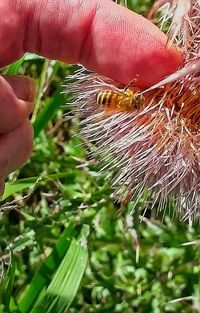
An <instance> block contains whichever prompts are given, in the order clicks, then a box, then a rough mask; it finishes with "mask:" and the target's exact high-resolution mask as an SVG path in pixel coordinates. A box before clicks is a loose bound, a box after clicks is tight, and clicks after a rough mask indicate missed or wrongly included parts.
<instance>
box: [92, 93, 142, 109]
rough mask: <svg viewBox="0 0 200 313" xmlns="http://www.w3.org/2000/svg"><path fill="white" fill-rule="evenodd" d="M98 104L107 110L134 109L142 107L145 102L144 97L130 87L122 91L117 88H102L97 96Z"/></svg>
mask: <svg viewBox="0 0 200 313" xmlns="http://www.w3.org/2000/svg"><path fill="white" fill-rule="evenodd" d="M96 101H97V104H98V105H99V106H103V107H104V108H105V110H112V111H114V110H115V111H116V112H120V111H132V110H133V109H140V108H141V107H142V106H143V104H144V97H143V96H142V95H139V94H138V93H137V92H133V91H132V90H130V89H127V90H126V91H124V92H122V93H120V92H118V91H115V90H101V91H100V92H99V93H98V94H97V97H96Z"/></svg>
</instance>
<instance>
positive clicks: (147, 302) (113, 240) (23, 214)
mask: <svg viewBox="0 0 200 313" xmlns="http://www.w3.org/2000/svg"><path fill="white" fill-rule="evenodd" d="M150 2H152V1H139V0H138V1H136V0H135V1H134V0H132V1H129V5H130V6H131V8H133V9H136V8H137V9H138V11H140V12H146V10H147V6H148V5H149V4H150ZM76 68H77V67H76V66H74V67H69V66H68V65H65V64H63V63H60V62H49V61H47V60H44V59H43V58H40V57H38V56H36V55H26V56H25V57H24V58H23V59H22V60H20V61H18V62H17V63H16V64H14V65H12V66H10V67H9V68H8V69H7V72H8V73H9V74H16V73H21V74H29V75H31V76H32V77H34V78H35V80H36V83H37V88H38V89H37V90H38V92H37V98H36V107H35V111H34V114H33V117H32V121H33V126H34V134H35V141H34V151H33V154H32V157H31V159H30V160H29V161H28V162H27V164H26V165H25V166H24V167H23V168H22V169H20V170H19V171H17V172H16V173H14V174H11V175H10V177H9V179H8V181H7V184H6V190H5V193H4V197H3V201H2V204H1V220H0V260H1V263H0V268H1V270H2V277H3V279H2V282H1V288H0V312H1V313H25V312H26V313H29V312H31V313H36V312H54V313H58V312H59V313H65V312H69V313H80V312H81V313H86V312H87V313H88V312H89V313H96V312H97V313H98V312H99V313H101V312H104V313H110V312H126V313H129V312H130V313H132V312H139V313H145V312H152V313H160V312H177V313H178V312H185V313H191V312H197V313H198V312H200V291H199V290H200V288H199V287H200V280H199V277H200V262H199V260H200V249H199V245H200V240H199V236H200V228H199V225H196V224H193V225H189V224H187V223H184V222H179V221H178V220H176V219H173V218H172V217H170V216H169V215H166V216H165V218H164V221H163V223H161V222H160V221H159V219H158V217H157V216H153V214H152V215H151V217H150V218H149V219H148V218H145V219H143V221H141V220H140V216H141V215H142V214H143V210H144V206H143V201H142V199H141V201H140V203H139V204H138V205H137V210H136V212H135V213H134V214H133V215H132V216H131V215H130V214H129V213H130V211H131V208H132V206H133V204H134V203H128V204H127V205H124V206H122V204H120V203H118V202H117V200H115V199H113V198H112V197H111V195H112V192H113V190H112V188H111V186H110V184H109V177H110V176H112V173H110V172H105V173H100V171H99V164H98V161H97V160H96V159H94V158H93V159H88V155H87V154H88V147H84V146H83V145H80V143H82V141H81V138H79V137H78V136H74V134H77V133H78V129H79V121H78V120H77V119H74V120H73V121H64V120H63V118H62V116H63V114H64V113H66V112H68V111H69V108H68V107H66V106H65V107H63V104H64V103H65V102H66V101H67V99H66V97H65V96H64V95H63V94H61V93H60V91H61V89H62V87H61V86H62V84H63V82H64V78H65V76H67V75H68V74H71V73H73V71H74V70H75V69H76ZM49 73H50V74H49ZM147 213H148V214H149V215H150V212H147ZM188 297H189V298H188ZM178 298H181V299H180V300H177V301H174V302H170V301H171V300H174V299H178Z"/></svg>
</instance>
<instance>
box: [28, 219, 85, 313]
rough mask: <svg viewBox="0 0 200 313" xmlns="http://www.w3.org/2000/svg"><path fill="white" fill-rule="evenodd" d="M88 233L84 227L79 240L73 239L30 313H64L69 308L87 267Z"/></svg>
mask: <svg viewBox="0 0 200 313" xmlns="http://www.w3.org/2000/svg"><path fill="white" fill-rule="evenodd" d="M88 233H89V229H88V226H87V225H85V227H83V231H82V232H81V236H80V238H79V239H78V240H76V239H73V241H72V243H71V245H70V247H69V250H68V252H67V254H66V255H65V257H64V259H63V261H62V263H61V264H60V266H59V268H58V270H57V272H56V274H55V276H54V278H53V280H52V281H51V283H50V285H49V287H48V289H47V290H46V293H45V295H44V296H43V298H42V299H41V300H40V302H39V303H38V304H37V305H36V307H35V308H33V310H32V311H31V313H43V312H45V313H55V312H56V313H64V312H66V310H67V309H68V308H69V307H70V305H71V303H72V301H73V299H74V297H75V295H76V293H77V290H78V287H79V285H80V282H81V279H82V276H83V274H84V271H85V268H86V265H87V259H88V252H87V244H86V237H87V235H88Z"/></svg>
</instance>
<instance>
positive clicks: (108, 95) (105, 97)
mask: <svg viewBox="0 0 200 313" xmlns="http://www.w3.org/2000/svg"><path fill="white" fill-rule="evenodd" d="M116 96H118V94H117V93H116V92H113V91H112V90H102V91H100V92H99V93H98V94H97V104H98V105H103V106H108V107H109V106H110V104H111V103H112V102H113V101H116Z"/></svg>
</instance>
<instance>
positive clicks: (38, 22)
mask: <svg viewBox="0 0 200 313" xmlns="http://www.w3.org/2000/svg"><path fill="white" fill-rule="evenodd" d="M13 2H15V4H16V5H14V4H13ZM6 3H7V4H6ZM5 5H7V7H8V10H12V11H14V12H13V14H14V16H13V18H14V20H15V23H14V25H15V28H16V27H18V28H19V29H18V30H19V31H18V32H17V34H18V36H17V42H16V36H15V38H14V36H13V37H12V36H10V37H9V35H8V33H6V36H7V38H9V40H13V41H14V42H15V43H16V48H15V57H16V55H17V51H18V55H20V54H21V53H22V51H23V52H26V51H29V52H36V53H38V54H40V55H43V56H45V57H48V58H50V59H59V60H62V61H64V62H69V63H78V62H80V63H82V64H83V65H85V66H86V67H87V68H90V69H92V70H94V71H95V72H98V73H100V74H103V75H107V76H109V77H111V78H113V79H115V80H117V81H119V82H122V83H124V84H127V83H128V82H130V81H131V80H132V79H133V78H135V76H136V75H137V76H138V82H139V85H140V86H141V87H146V86H149V85H152V84H154V83H156V82H157V81H159V80H161V79H162V78H163V77H165V76H166V75H168V74H170V73H172V72H173V71H175V70H176V69H177V68H178V66H179V65H180V64H181V61H182V56H181V54H180V52H179V51H178V50H177V49H176V48H175V47H174V46H172V47H171V48H168V47H167V45H166V44H167V37H166V36H165V35H164V34H163V33H162V32H161V31H160V30H159V29H158V28H157V27H156V26H155V25H153V24H152V23H151V22H150V21H148V20H147V19H145V18H144V17H142V16H140V15H138V14H136V13H133V12H131V11H130V10H128V9H126V8H124V7H121V6H119V5H116V4H115V3H113V2H112V1H109V0H82V1H81V0H74V1H66V0H53V1H46V0H43V1H42V0H40V1H39V0H32V1H23V0H7V1H5V2H4V6H5ZM13 8H15V9H13ZM9 16H10V15H9ZM2 23H3V21H0V32H2V31H4V30H5V27H4V28H3V27H2V26H3V25H2ZM9 27H10V29H11V26H9ZM7 28H8V27H7ZM3 29H4V30H3ZM10 29H9V30H10ZM10 32H11V30H10ZM13 33H14V34H15V35H16V31H15V32H13ZM10 46H12V44H10ZM12 53H13V52H12V51H10V50H9V51H8V49H7V54H6V58H7V59H6V60H7V61H8V59H9V58H11V57H12ZM1 56H2V57H3V54H2V53H1V47H0V59H1Z"/></svg>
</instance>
